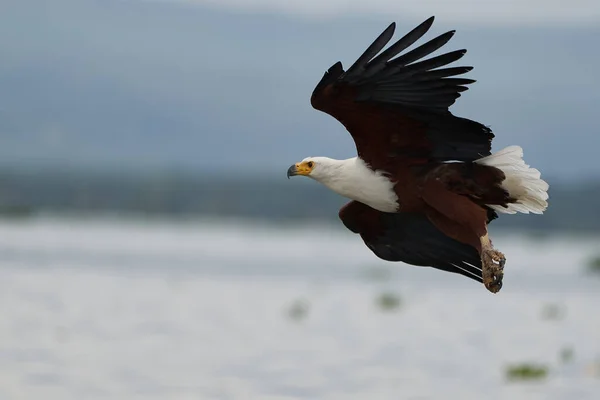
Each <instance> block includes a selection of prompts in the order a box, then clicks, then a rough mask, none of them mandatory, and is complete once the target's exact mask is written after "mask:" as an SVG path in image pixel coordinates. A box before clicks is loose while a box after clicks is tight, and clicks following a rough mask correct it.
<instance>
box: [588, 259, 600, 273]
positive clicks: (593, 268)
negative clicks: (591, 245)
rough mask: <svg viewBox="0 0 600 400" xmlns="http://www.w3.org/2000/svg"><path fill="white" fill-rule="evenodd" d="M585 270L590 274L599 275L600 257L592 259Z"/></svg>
mask: <svg viewBox="0 0 600 400" xmlns="http://www.w3.org/2000/svg"><path fill="white" fill-rule="evenodd" d="M587 269H588V271H589V272H590V273H593V274H599V275H600V255H599V256H596V257H592V258H591V259H590V260H589V262H588V265H587Z"/></svg>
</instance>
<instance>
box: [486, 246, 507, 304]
mask: <svg viewBox="0 0 600 400" xmlns="http://www.w3.org/2000/svg"><path fill="white" fill-rule="evenodd" d="M481 263H482V272H483V284H484V285H485V287H486V288H487V290H489V291H490V292H492V293H498V292H499V291H500V289H502V279H503V278H504V264H505V263H506V258H505V257H504V255H503V254H502V253H500V252H499V251H497V250H494V249H489V248H488V249H484V250H483V252H482V254H481Z"/></svg>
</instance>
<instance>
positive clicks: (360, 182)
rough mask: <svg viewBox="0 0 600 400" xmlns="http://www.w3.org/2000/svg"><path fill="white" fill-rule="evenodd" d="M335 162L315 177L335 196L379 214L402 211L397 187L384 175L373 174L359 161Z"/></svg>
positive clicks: (358, 159) (355, 159)
mask: <svg viewBox="0 0 600 400" xmlns="http://www.w3.org/2000/svg"><path fill="white" fill-rule="evenodd" d="M331 162H332V164H331V165H329V166H327V168H323V170H322V171H319V172H320V173H318V174H315V176H314V178H315V179H316V180H318V181H319V182H321V183H322V184H324V185H325V186H327V187H328V188H330V189H331V190H333V191H334V192H336V193H338V194H340V195H342V196H344V197H347V198H349V199H352V200H356V201H360V202H361V203H364V204H367V205H368V206H370V207H372V208H374V209H376V210H379V211H383V212H396V211H398V196H397V195H396V193H395V192H394V185H393V183H392V182H391V181H390V180H389V179H388V178H387V177H386V176H385V175H384V174H383V173H382V172H380V171H373V170H372V169H371V168H369V167H368V166H367V164H365V162H364V161H363V160H361V159H360V158H358V157H354V158H350V159H347V160H331ZM315 172H317V171H315Z"/></svg>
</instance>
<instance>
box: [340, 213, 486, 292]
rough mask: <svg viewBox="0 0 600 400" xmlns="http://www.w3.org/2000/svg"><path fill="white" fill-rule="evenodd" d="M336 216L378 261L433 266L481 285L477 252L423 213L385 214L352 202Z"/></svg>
mask: <svg viewBox="0 0 600 400" xmlns="http://www.w3.org/2000/svg"><path fill="white" fill-rule="evenodd" d="M339 215H340V219H341V220H342V222H343V223H344V225H345V226H346V227H347V228H348V229H350V230H351V231H352V232H354V233H358V234H360V236H361V237H362V239H363V241H364V242H365V244H366V245H367V246H368V247H369V248H370V249H371V250H372V251H373V253H375V254H376V255H377V256H378V257H379V258H382V259H384V260H387V261H402V262H405V263H407V264H412V265H418V266H428V267H433V268H437V269H440V270H443V271H448V272H454V273H458V274H461V275H464V276H467V277H469V278H471V279H474V280H476V281H478V282H482V272H481V258H480V256H479V253H478V252H477V250H476V249H475V248H474V247H471V246H469V245H466V244H464V243H461V242H458V241H456V240H454V239H452V238H450V237H448V236H446V235H444V234H443V233H442V232H441V231H440V230H438V229H437V228H436V227H435V225H433V224H432V223H431V222H430V221H429V219H428V218H427V216H425V215H424V214H420V213H403V212H400V213H384V212H381V211H377V210H375V209H373V208H371V207H369V206H367V205H365V204H363V203H360V202H357V201H351V202H350V203H348V204H346V205H345V206H344V207H342V209H341V210H340V214H339Z"/></svg>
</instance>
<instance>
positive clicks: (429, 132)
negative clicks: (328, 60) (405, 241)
mask: <svg viewBox="0 0 600 400" xmlns="http://www.w3.org/2000/svg"><path fill="white" fill-rule="evenodd" d="M433 19H434V18H433V17H431V18H429V19H428V20H426V21H425V22H423V23H421V24H420V25H419V26H417V27H416V28H414V29H413V30H412V31H410V32H409V33H407V34H406V35H404V36H403V37H402V38H400V39H399V40H398V41H396V42H395V43H394V44H392V45H391V46H389V47H388V48H387V49H386V50H383V51H382V49H383V48H384V47H385V46H386V44H387V43H388V42H389V41H390V40H391V38H392V36H393V34H394V30H395V27H396V25H395V24H394V23H392V24H391V25H390V26H389V27H388V28H387V29H386V30H385V31H384V32H383V33H382V34H381V35H379V37H378V38H377V39H375V41H374V42H373V43H372V44H371V45H370V46H369V47H368V48H367V50H366V51H365V52H364V53H363V54H362V55H361V56H360V57H359V58H358V60H356V62H355V63H354V64H352V66H351V67H350V68H348V70H347V71H344V69H343V67H342V64H341V63H340V62H337V63H336V64H334V65H333V66H332V67H331V68H329V70H328V71H327V72H326V73H325V75H324V76H323V78H322V79H321V81H320V82H319V83H318V84H317V86H316V88H315V90H314V91H313V94H312V97H311V104H312V106H313V107H314V108H315V109H317V110H320V111H323V112H325V113H327V114H329V115H331V116H333V117H334V118H336V119H337V120H338V121H340V122H341V123H342V124H344V126H345V127H346V129H348V131H349V132H350V134H351V135H352V137H353V138H354V141H355V143H356V146H357V150H358V152H359V156H360V157H361V158H363V159H365V161H367V162H368V163H369V164H370V165H372V166H374V167H375V168H385V165H382V166H379V165H377V164H378V162H379V163H381V160H386V159H388V158H390V156H391V157H397V156H407V157H416V158H420V157H426V158H431V159H435V160H439V161H444V160H460V161H473V160H475V159H478V158H480V157H483V156H486V155H489V154H490V150H491V141H492V139H493V137H494V135H493V133H492V131H491V130H490V129H489V128H487V127H486V126H484V125H482V124H480V123H478V122H476V121H472V120H469V119H466V118H460V117H456V116H454V115H452V114H451V113H450V111H449V110H448V108H449V107H450V106H451V105H452V104H453V103H454V102H455V101H456V99H457V98H458V97H460V95H461V92H464V91H465V90H467V85H469V84H471V83H473V82H475V81H474V80H472V79H466V78H459V77H457V76H458V75H462V74H465V73H466V72H468V71H470V70H471V69H472V67H470V66H458V67H447V65H448V64H451V63H453V62H455V61H457V60H459V59H460V58H461V57H462V56H463V55H464V54H465V53H466V50H456V51H451V52H448V53H444V54H441V55H438V56H435V57H431V58H427V59H423V58H426V57H427V56H429V55H431V54H432V53H433V52H435V51H436V50H438V49H440V48H442V47H443V46H444V45H445V44H446V43H447V42H448V41H449V40H450V38H451V37H452V36H453V35H454V32H455V31H450V32H447V33H444V34H442V35H439V36H437V37H435V38H433V39H431V40H429V41H428V42H426V43H424V44H422V45H420V46H418V47H415V48H414V49H412V50H410V51H407V52H405V53H403V54H401V53H402V52H403V51H404V50H406V49H408V48H409V47H410V46H412V45H413V44H414V43H415V42H416V41H417V40H418V39H420V38H421V37H422V36H423V35H425V33H427V31H428V30H429V28H430V27H431V25H432V23H433ZM392 169H393V168H392Z"/></svg>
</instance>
